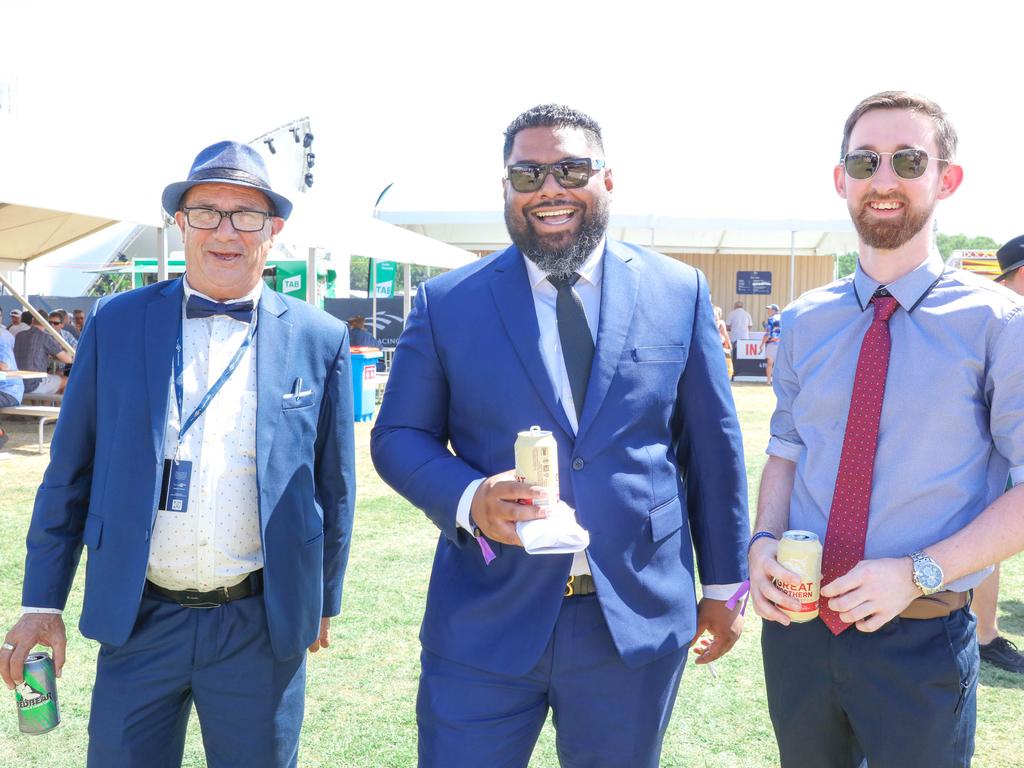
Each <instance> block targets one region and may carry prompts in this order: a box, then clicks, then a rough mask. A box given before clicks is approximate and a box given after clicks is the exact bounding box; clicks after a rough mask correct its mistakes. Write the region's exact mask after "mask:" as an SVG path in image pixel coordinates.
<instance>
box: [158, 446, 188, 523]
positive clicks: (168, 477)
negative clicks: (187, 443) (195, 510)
mask: <svg viewBox="0 0 1024 768" xmlns="http://www.w3.org/2000/svg"><path fill="white" fill-rule="evenodd" d="M191 480H192V462H191V461H184V460H182V459H164V477H163V481H162V483H161V484H160V509H161V510H162V511H164V512H186V511H188V490H189V485H190V484H191Z"/></svg>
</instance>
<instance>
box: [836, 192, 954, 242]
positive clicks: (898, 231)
mask: <svg viewBox="0 0 1024 768" xmlns="http://www.w3.org/2000/svg"><path fill="white" fill-rule="evenodd" d="M877 199H879V198H868V199H867V200H865V201H864V202H863V204H862V206H861V209H860V211H859V212H858V213H857V214H855V215H854V217H853V226H854V228H856V230H857V234H858V235H859V236H860V239H861V241H862V242H863V243H864V244H865V245H867V246H870V247H871V248H878V249H880V250H883V251H894V250H896V249H897V248H899V247H901V246H902V245H905V244H906V243H907V242H909V241H910V240H911V239H912V238H913V237H914V235H916V234H917V233H918V232H920V231H921V229H922V228H923V227H924V225H925V224H927V223H928V219H929V218H931V215H932V212H933V211H934V210H935V204H934V203H932V205H931V207H930V208H927V209H921V208H917V209H915V208H913V207H912V206H911V205H910V202H909V201H908V200H907V199H906V198H905V197H903V196H902V195H889V196H888V197H886V198H885V199H886V200H898V201H899V202H901V203H903V215H902V216H900V217H899V218H895V219H886V220H883V221H879V220H874V219H872V218H871V214H870V213H869V211H868V203H870V202H872V201H873V200H877Z"/></svg>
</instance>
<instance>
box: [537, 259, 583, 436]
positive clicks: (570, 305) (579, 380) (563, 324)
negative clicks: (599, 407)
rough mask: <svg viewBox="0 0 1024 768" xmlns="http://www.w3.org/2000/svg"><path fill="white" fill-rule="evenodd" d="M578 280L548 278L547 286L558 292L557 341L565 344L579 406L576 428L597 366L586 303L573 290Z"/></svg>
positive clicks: (575, 401)
mask: <svg viewBox="0 0 1024 768" xmlns="http://www.w3.org/2000/svg"><path fill="white" fill-rule="evenodd" d="M579 279H580V276H579V275H577V274H572V275H569V276H568V277H556V276H555V275H548V282H550V283H551V284H552V285H553V286H555V288H557V289H558V298H557V299H556V300H555V317H557V318H558V338H559V340H560V341H561V342H562V359H563V360H564V361H565V372H566V374H567V375H568V377H569V389H570V390H571V391H572V402H573V405H575V406H576V425H577V428H578V427H579V423H580V418H581V417H582V416H583V398H584V397H585V396H586V394H587V384H588V383H589V381H590V366H591V365H592V364H593V362H594V337H593V336H591V335H590V326H589V325H588V324H587V313H586V312H585V311H584V310H583V301H582V299H580V295H579V294H578V293H576V291H575V290H574V289H573V286H574V285H576V281H577V280H579Z"/></svg>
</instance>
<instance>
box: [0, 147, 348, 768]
mask: <svg viewBox="0 0 1024 768" xmlns="http://www.w3.org/2000/svg"><path fill="white" fill-rule="evenodd" d="M162 202H163V207H164V210H165V211H166V212H167V214H168V215H170V216H173V217H174V218H175V221H176V222H177V224H178V226H179V227H180V228H181V232H182V238H183V240H184V245H185V264H186V272H185V275H184V277H183V278H179V279H177V280H170V281H165V282H162V283H157V284H155V285H152V286H149V287H146V288H141V289H139V290H137V291H131V292H129V293H126V294H119V295H116V296H111V297H109V298H107V299H104V300H103V301H101V302H100V303H99V304H98V305H97V309H96V311H95V313H94V315H93V317H92V319H91V320H90V321H89V323H88V324H87V325H86V326H85V332H84V333H83V334H82V340H81V343H80V344H79V346H78V356H77V357H76V359H75V367H74V370H73V372H72V374H71V379H70V383H69V384H68V389H67V393H66V394H65V395H64V404H63V408H62V410H61V417H60V421H59V422H58V424H57V430H56V432H55V433H54V437H53V456H52V459H51V461H50V465H49V467H48V468H47V470H46V474H45V475H44V477H43V483H42V485H41V487H40V488H39V493H38V494H37V496H36V503H35V510H34V512H33V515H32V523H31V526H30V528H29V533H28V556H27V558H26V561H25V583H24V589H23V595H22V600H23V606H24V610H25V614H24V615H23V616H22V618H21V620H20V621H19V622H18V624H17V625H16V626H15V627H14V628H13V629H12V630H11V631H10V632H8V633H7V636H6V637H5V639H4V643H3V646H2V650H0V673H2V676H3V679H4V681H5V682H6V683H7V684H8V686H10V685H12V684H13V683H15V682H20V679H21V676H22V664H23V662H24V659H25V655H26V654H27V653H28V652H29V651H30V650H31V649H32V646H34V645H35V644H36V643H37V642H42V643H43V644H45V645H49V646H51V647H52V648H53V652H54V662H55V664H56V666H57V669H58V671H59V670H60V668H61V666H63V663H64V653H65V629H64V623H63V620H62V618H61V616H60V615H59V614H60V613H61V610H62V609H63V608H64V606H65V602H66V601H67V598H68V592H69V591H70V588H71V583H72V580H73V578H74V574H75V569H76V566H77V564H78V559H79V557H80V556H81V553H82V547H83V545H84V546H86V547H88V549H89V559H88V569H87V573H86V578H85V601H84V604H83V606H82V619H81V630H82V634H84V635H85V636H87V637H90V638H93V639H95V640H98V641H99V642H100V644H101V647H100V653H99V661H98V663H97V668H96V683H95V686H94V688H93V700H92V713H91V718H90V722H89V754H88V764H89V765H90V766H94V767H95V768H118V767H120V766H124V767H125V768H127V767H132V768H135V767H137V768H157V767H160V768H163V767H164V766H178V765H180V764H181V759H182V751H183V748H184V742H185V730H186V724H187V722H188V719H189V715H190V712H191V709H192V705H193V703H194V704H195V708H196V712H197V714H198V716H199V721H200V724H201V726H202V732H203V744H204V747H205V750H206V759H207V763H208V765H210V766H238V765H245V766H250V767H255V766H266V767H267V768H284V767H285V766H294V765H296V762H297V753H298V743H299V731H300V728H301V725H302V715H303V699H304V689H305V669H306V650H307V648H308V649H309V650H310V651H317V650H319V649H320V648H321V647H325V646H327V644H328V640H329V637H328V632H329V625H330V618H329V617H331V616H335V615H337V614H338V613H339V612H340V610H341V592H342V579H343V576H344V573H345V566H346V563H347V560H348V549H349V542H350V540H351V530H352V513H353V507H354V501H355V477H354V474H355V473H354V448H353V425H352V420H353V416H352V383H351V379H350V369H349V365H350V364H349V344H348V333H347V330H346V327H345V326H344V325H343V324H342V323H340V322H338V321H337V320H335V319H334V318H331V317H330V316H329V315H327V314H325V313H324V312H321V311H319V310H317V309H315V308H313V307H310V306H309V305H307V304H305V303H304V302H301V301H296V300H295V299H291V298H289V297H286V296H281V295H280V294H278V293H276V292H274V291H272V290H270V289H269V288H267V287H266V286H265V285H264V284H263V282H262V273H263V268H264V266H265V265H266V260H267V255H268V253H269V252H270V248H271V246H272V244H273V241H274V238H275V237H276V236H277V234H278V233H279V232H280V231H281V229H282V227H283V226H284V224H285V219H287V218H288V215H289V213H290V212H291V209H292V204H291V202H290V201H289V200H288V199H287V198H285V197H284V196H282V195H280V194H278V193H277V192H275V191H274V190H272V189H271V187H270V183H269V180H268V176H267V170H266V167H265V165H264V163H263V160H262V158H261V157H260V156H259V155H258V154H257V153H256V152H255V151H254V150H253V149H252V148H251V147H249V146H247V145H244V144H237V143H235V142H230V141H224V142H219V143H217V144H214V145H212V146H210V147H207V148H206V149H205V150H203V151H202V152H200V153H199V156H198V157H197V158H196V160H195V163H194V164H193V166H192V170H191V172H190V173H189V176H188V179H187V180H186V181H183V182H176V183H173V184H170V185H168V187H167V188H166V189H165V190H164V194H163V200H162Z"/></svg>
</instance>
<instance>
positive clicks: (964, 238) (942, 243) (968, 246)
mask: <svg viewBox="0 0 1024 768" xmlns="http://www.w3.org/2000/svg"><path fill="white" fill-rule="evenodd" d="M935 245H936V246H937V247H938V249H939V253H941V254H942V260H943V261H949V257H950V254H952V253H953V251H960V250H993V251H994V250H996V249H997V248H999V245H1000V244H999V243H997V242H996V241H995V240H993V239H992V238H991V237H985V236H984V235H979V236H978V237H969V236H968V235H943V234H942V233H939V234H938V235H936V236H935Z"/></svg>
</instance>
